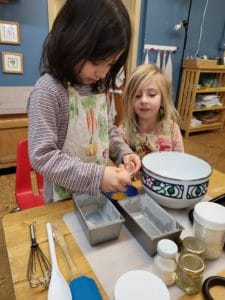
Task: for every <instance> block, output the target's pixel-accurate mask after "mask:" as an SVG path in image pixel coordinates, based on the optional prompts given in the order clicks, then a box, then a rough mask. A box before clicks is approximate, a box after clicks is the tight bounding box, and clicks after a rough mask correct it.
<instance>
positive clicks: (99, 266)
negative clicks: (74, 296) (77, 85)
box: [63, 210, 225, 300]
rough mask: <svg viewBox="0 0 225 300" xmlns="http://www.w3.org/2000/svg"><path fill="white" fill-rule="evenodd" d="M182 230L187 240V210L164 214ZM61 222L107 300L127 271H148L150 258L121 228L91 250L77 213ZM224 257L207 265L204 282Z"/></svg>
mask: <svg viewBox="0 0 225 300" xmlns="http://www.w3.org/2000/svg"><path fill="white" fill-rule="evenodd" d="M167 211H168V212H170V213H171V214H172V215H173V216H174V217H175V218H176V219H177V221H178V222H179V223H180V224H181V225H183V226H184V227H185V230H183V232H182V235H181V237H182V238H183V237H185V236H188V235H189V236H190V235H193V234H192V227H191V225H190V222H189V220H188V216H187V212H188V210H167ZM63 220H64V222H65V224H66V225H67V227H68V229H69V231H70V232H71V234H72V235H73V237H74V239H75V240H76V242H77V244H78V245H79V247H80V248H81V250H82V252H83V253H84V255H85V257H86V259H87V261H88V262H89V264H90V266H91V267H92V269H93V271H94V273H95V274H96V276H97V277H98V279H99V281H100V282H101V284H102V286H103V288H104V290H105V292H106V294H107V295H108V297H109V299H113V290H114V286H115V284H116V281H117V279H118V278H119V277H120V276H121V275H122V274H124V273H125V272H127V271H130V270H135V269H141V270H146V271H150V272H151V271H152V263H153V258H152V257H151V256H149V255H148V254H147V252H146V251H145V250H144V249H143V248H142V246H141V245H140V244H139V243H138V242H137V241H136V239H135V238H134V237H133V236H132V234H131V233H130V232H129V231H128V230H127V229H126V227H125V226H124V225H123V226H122V229H121V232H120V236H119V238H118V239H117V240H114V241H111V242H106V243H103V244H100V245H97V246H91V245H90V243H89V241H88V239H87V237H86V235H85V233H84V231H83V229H82V226H81V224H80V222H79V219H78V216H77V213H74V212H71V213H67V214H65V215H64V217H63ZM224 262H225V253H224V252H223V253H222V255H221V256H220V258H219V259H217V260H212V261H209V262H207V264H206V270H205V274H204V278H207V277H209V276H211V275H215V274H216V273H218V272H221V271H222V270H223V269H224ZM169 292H170V296H171V300H177V299H179V298H180V297H181V296H182V295H183V294H184V293H183V291H181V290H180V289H179V288H178V287H176V286H172V287H169Z"/></svg>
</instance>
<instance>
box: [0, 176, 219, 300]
mask: <svg viewBox="0 0 225 300" xmlns="http://www.w3.org/2000/svg"><path fill="white" fill-rule="evenodd" d="M136 186H137V187H140V183H137V184H136ZM222 193H225V174H223V173H221V172H219V171H216V170H214V171H213V174H212V177H211V179H210V184H209V190H208V195H209V196H210V197H215V196H218V195H220V194H222ZM73 209H74V206H73V203H72V201H71V200H66V201H61V202H58V203H52V204H46V205H44V206H40V207H36V208H32V209H28V210H24V211H21V212H18V213H14V214H8V215H6V216H4V218H3V229H4V233H5V241H6V246H7V251H8V257H9V263H10V269H11V275H12V281H13V286H14V291H15V295H16V299H18V300H20V299H21V300H24V299H32V300H33V299H38V300H39V299H40V300H41V299H47V290H43V289H42V288H30V287H29V284H28V282H27V280H26V270H27V263H28V258H29V253H30V235H29V224H30V223H32V222H36V236H37V241H38V243H39V245H40V247H41V249H42V250H43V252H44V253H45V254H46V255H47V256H48V253H49V251H48V242H47V232H46V225H45V224H46V223H47V222H50V223H52V224H58V226H59V228H60V230H61V232H62V233H63V234H64V236H65V239H66V241H67V244H68V246H69V250H70V252H71V253H72V257H73V260H74V262H75V263H76V264H77V266H78V268H79V271H80V272H81V273H83V274H87V275H88V276H91V277H93V278H94V279H95V280H96V282H97V284H98V285H99V288H100V290H101V293H102V295H103V298H104V299H108V298H107V296H106V294H105V292H104V290H103V288H102V287H101V285H100V284H99V282H98V279H97V278H96V276H95V274H94V272H93V270H92V269H91V267H90V265H89V264H88V262H87V260H86V258H85V257H84V255H83V253H82V251H81V250H80V248H79V246H78V245H77V244H76V242H75V240H74V238H73V237H72V235H71V233H70V232H69V231H68V228H67V227H66V225H65V224H64V222H63V219H62V218H63V215H64V214H66V213H68V212H71V211H72V210H73ZM57 260H58V263H59V267H60V270H61V271H62V274H63V275H64V276H65V278H66V279H67V280H68V281H69V280H70V278H69V269H68V266H67V264H66V263H65V261H64V258H63V256H62V254H61V252H60V251H58V250H57ZM189 298H190V300H191V298H192V297H189ZM173 300H174V299H173Z"/></svg>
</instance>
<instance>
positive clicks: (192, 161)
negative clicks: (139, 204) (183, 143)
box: [142, 151, 212, 209]
mask: <svg viewBox="0 0 225 300" xmlns="http://www.w3.org/2000/svg"><path fill="white" fill-rule="evenodd" d="M142 166H143V174H142V184H143V188H144V190H145V191H146V193H147V194H148V195H149V196H150V197H151V198H153V199H154V200H155V201H156V202H158V204H160V205H162V206H165V207H168V208H175V209H179V208H185V207H189V206H192V205H194V204H195V203H197V202H199V201H200V200H201V199H202V198H203V197H204V196H205V194H206V193H207V189H208V183H209V178H210V176H211V174H212V167H211V166H210V165H209V164H208V163H207V162H206V161H205V160H203V159H201V158H198V157H196V156H194V155H191V154H187V153H182V152H175V151H164V152H153V153H150V154H147V155H146V156H144V157H143V159H142Z"/></svg>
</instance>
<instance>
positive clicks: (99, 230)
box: [73, 194, 125, 245]
mask: <svg viewBox="0 0 225 300" xmlns="http://www.w3.org/2000/svg"><path fill="white" fill-rule="evenodd" d="M73 201H74V204H75V205H76V207H77V210H78V212H79V213H78V215H79V218H80V222H81V224H82V226H83V229H84V231H85V233H86V235H87V238H88V239H89V241H90V244H91V245H97V244H99V243H103V242H106V241H109V240H113V239H116V238H118V236H119V234H120V230H121V227H122V223H123V222H124V221H125V220H124V218H123V217H122V216H121V214H120V212H119V211H118V210H117V209H116V207H115V206H114V205H113V204H112V203H111V201H110V200H109V199H108V198H107V197H106V196H104V195H103V194H100V195H99V196H98V197H97V196H96V197H93V196H90V195H88V194H79V195H78V194H74V195H73Z"/></svg>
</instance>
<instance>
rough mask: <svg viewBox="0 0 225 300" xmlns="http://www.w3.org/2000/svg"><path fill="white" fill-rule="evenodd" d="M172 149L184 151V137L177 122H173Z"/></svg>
mask: <svg viewBox="0 0 225 300" xmlns="http://www.w3.org/2000/svg"><path fill="white" fill-rule="evenodd" d="M172 150H173V151H178V152H184V144H183V137H182V135H181V131H180V128H179V126H178V124H177V123H175V122H174V123H173V130H172Z"/></svg>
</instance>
